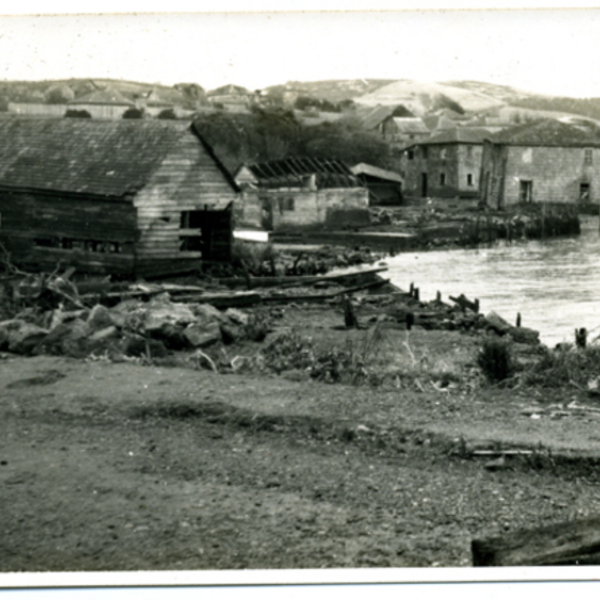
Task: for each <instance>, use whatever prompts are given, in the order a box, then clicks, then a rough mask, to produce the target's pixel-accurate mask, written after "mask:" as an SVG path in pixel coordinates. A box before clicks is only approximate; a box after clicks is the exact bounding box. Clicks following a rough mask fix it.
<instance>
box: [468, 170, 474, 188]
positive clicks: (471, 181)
mask: <svg viewBox="0 0 600 600" xmlns="http://www.w3.org/2000/svg"><path fill="white" fill-rule="evenodd" d="M467 185H473V174H472V173H467Z"/></svg>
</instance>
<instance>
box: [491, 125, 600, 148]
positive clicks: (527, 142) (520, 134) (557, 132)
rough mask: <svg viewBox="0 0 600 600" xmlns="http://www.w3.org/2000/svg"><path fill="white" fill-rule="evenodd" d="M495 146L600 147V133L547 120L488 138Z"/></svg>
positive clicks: (514, 128)
mask: <svg viewBox="0 0 600 600" xmlns="http://www.w3.org/2000/svg"><path fill="white" fill-rule="evenodd" d="M488 138H489V139H490V141H492V142H493V143H495V144H506V145H509V146H563V147H566V146H600V131H598V130H596V132H591V131H590V129H589V128H586V129H582V128H579V127H574V126H573V125H568V124H567V123H561V122H560V121H556V120H554V119H545V120H542V121H535V122H534V123H526V124H525V125H519V126H517V127H511V128H510V129H505V130H504V131H501V132H499V133H496V134H493V135H490V136H488Z"/></svg>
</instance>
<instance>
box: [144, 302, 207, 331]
mask: <svg viewBox="0 0 600 600" xmlns="http://www.w3.org/2000/svg"><path fill="white" fill-rule="evenodd" d="M195 320H196V316H195V315H194V313H193V312H192V311H191V310H190V309H189V307H188V306H187V305H185V304H176V303H173V302H169V303H167V302H162V303H160V304H154V305H149V306H148V307H147V308H145V319H144V329H145V330H146V331H147V332H149V333H151V332H152V331H156V330H160V329H161V328H162V327H164V326H165V324H170V325H188V324H189V323H193V322H194V321H195Z"/></svg>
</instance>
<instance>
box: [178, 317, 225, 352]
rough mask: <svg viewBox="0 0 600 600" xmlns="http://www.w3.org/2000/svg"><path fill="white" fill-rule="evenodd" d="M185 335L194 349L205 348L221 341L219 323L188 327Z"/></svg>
mask: <svg viewBox="0 0 600 600" xmlns="http://www.w3.org/2000/svg"><path fill="white" fill-rule="evenodd" d="M183 335H184V336H185V337H186V339H187V340H188V342H189V343H190V344H191V345H192V346H194V348H203V347H204V346H209V345H210V344H214V343H215V342H218V341H220V340H221V327H220V325H219V323H214V322H213V323H193V324H192V325H188V326H187V327H186V328H185V329H184V331H183Z"/></svg>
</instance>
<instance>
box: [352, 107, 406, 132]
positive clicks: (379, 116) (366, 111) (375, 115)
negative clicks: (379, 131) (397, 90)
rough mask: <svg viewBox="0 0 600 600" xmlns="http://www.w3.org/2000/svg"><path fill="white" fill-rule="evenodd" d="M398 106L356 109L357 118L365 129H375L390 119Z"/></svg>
mask: <svg viewBox="0 0 600 600" xmlns="http://www.w3.org/2000/svg"><path fill="white" fill-rule="evenodd" d="M396 108H397V107H396V106H382V105H381V104H378V105H377V106H359V107H357V109H356V117H357V118H358V120H359V121H360V124H361V125H362V126H363V127H364V128H365V129H375V128H376V127H377V126H378V125H379V124H380V123H381V122H382V121H384V120H385V119H387V118H388V117H390V116H391V115H392V114H393V113H394V111H395V110H396Z"/></svg>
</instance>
